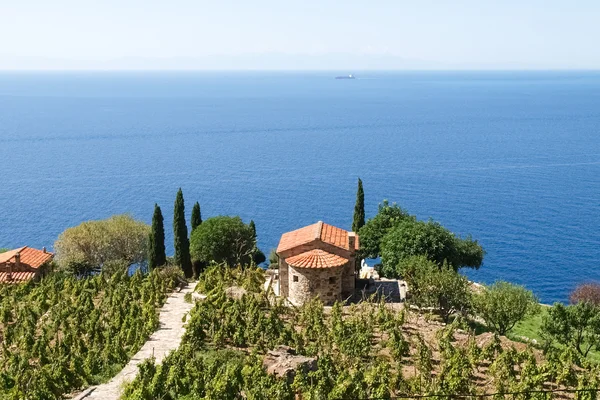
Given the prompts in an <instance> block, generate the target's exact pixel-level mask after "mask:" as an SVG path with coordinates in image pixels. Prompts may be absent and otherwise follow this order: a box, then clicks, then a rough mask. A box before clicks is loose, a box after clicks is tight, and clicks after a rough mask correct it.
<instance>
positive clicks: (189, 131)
mask: <svg viewBox="0 0 600 400" xmlns="http://www.w3.org/2000/svg"><path fill="white" fill-rule="evenodd" d="M352 72H354V71H352ZM341 73H348V72H347V71H340V72H339V73H336V72H333V73H332V72H310V73H303V72H294V73H292V72H289V73H283V72H282V73H267V72H264V73H260V72H256V73H248V72H244V73H242V72H239V73H217V72H202V73H200V72H169V73H149V72H127V73H125V72H94V73H64V72H60V73H59V72H55V73H0V149H1V152H0V154H1V156H0V183H1V185H2V186H1V187H2V189H1V190H0V247H10V248H14V247H18V246H22V245H29V246H34V247H38V248H41V247H42V246H46V247H48V248H52V245H53V242H54V240H55V239H56V238H57V236H58V235H59V234H60V233H61V232H62V231H63V230H64V229H65V228H68V227H70V226H74V225H77V224H79V223H80V222H82V221H85V220H90V219H100V218H106V217H108V216H110V215H112V214H116V213H131V214H132V215H133V216H135V217H136V218H139V219H142V220H144V221H147V222H150V220H151V217H152V212H153V207H154V203H155V202H156V203H158V204H159V205H160V206H161V207H162V209H163V213H164V215H165V220H166V221H165V223H166V227H167V231H168V232H167V242H168V243H167V244H168V248H169V249H172V234H171V229H170V226H171V221H172V209H173V202H174V199H175V194H176V192H177V189H178V188H179V187H181V188H182V189H183V193H184V197H185V200H186V212H187V213H188V219H189V213H190V212H191V206H192V204H193V203H194V202H195V201H199V202H200V204H201V207H202V215H203V218H207V217H210V216H214V215H219V214H229V215H240V216H241V217H242V218H243V219H244V220H245V221H247V222H248V221H249V220H250V219H253V220H254V221H255V223H256V226H257V229H258V235H259V245H260V247H261V248H262V249H263V251H264V252H265V253H266V254H268V252H269V250H270V249H271V248H273V247H276V245H277V242H278V240H279V236H280V235H281V234H282V233H283V232H286V231H289V230H292V229H296V228H299V227H301V226H304V225H307V224H311V223H314V222H316V221H318V220H323V221H325V222H328V223H330V224H333V225H337V226H340V227H343V228H350V225H351V223H352V213H353V207H354V201H355V195H356V181H357V178H358V177H360V178H362V180H363V182H364V188H365V196H366V212H367V217H370V216H373V215H374V214H375V213H376V211H377V205H378V203H380V202H381V201H382V200H384V199H388V200H389V201H390V202H397V203H398V204H399V205H401V206H402V207H404V208H406V209H407V210H409V211H410V212H411V213H413V214H416V215H417V216H418V217H419V218H422V219H427V218H430V217H431V218H433V219H435V220H438V221H440V222H441V223H442V224H443V225H445V226H447V227H449V228H450V229H451V230H453V231H454V232H456V233H458V234H460V235H467V234H471V235H473V237H474V238H476V239H478V240H479V241H480V243H481V244H482V245H483V246H484V248H485V249H486V251H487V255H486V257H485V261H484V265H483V267H482V268H481V269H480V270H478V271H466V273H467V274H468V275H469V277H470V278H472V279H474V280H477V281H481V282H488V283H489V282H493V281H495V280H498V279H504V280H509V281H513V282H517V283H520V284H523V285H526V286H527V287H528V288H530V289H531V290H533V291H534V292H535V294H536V295H537V296H539V298H540V300H541V301H543V302H546V303H550V302H554V301H566V300H567V299H568V293H569V291H570V290H572V289H573V287H574V286H575V285H577V284H578V283H581V282H584V281H589V280H600V73H598V72H402V73H391V72H363V73H358V72H357V73H356V74H355V75H356V76H357V77H358V79H355V80H335V79H333V77H334V76H336V75H339V74H341ZM169 251H170V250H169Z"/></svg>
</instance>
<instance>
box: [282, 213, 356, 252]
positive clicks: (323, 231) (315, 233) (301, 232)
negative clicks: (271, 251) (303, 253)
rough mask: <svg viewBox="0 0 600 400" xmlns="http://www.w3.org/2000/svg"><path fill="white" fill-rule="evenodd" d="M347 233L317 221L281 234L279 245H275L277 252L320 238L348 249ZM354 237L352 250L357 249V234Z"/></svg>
mask: <svg viewBox="0 0 600 400" xmlns="http://www.w3.org/2000/svg"><path fill="white" fill-rule="evenodd" d="M348 234H349V232H348V231H346V230H344V229H341V228H337V227H335V226H333V225H329V224H326V223H324V222H323V221H319V222H317V223H316V224H312V225H308V226H305V227H304V228H300V229H296V230H295V231H291V232H287V233H284V234H283V235H281V240H280V241H279V246H277V253H279V252H282V251H286V250H289V249H293V248H294V247H297V246H301V245H303V244H307V243H311V242H313V241H315V240H321V241H323V242H325V243H328V244H331V245H333V246H337V247H341V248H343V249H345V250H350V246H349V240H348ZM354 237H355V240H354V250H358V235H356V234H355V236H354Z"/></svg>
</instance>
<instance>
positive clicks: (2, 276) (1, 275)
mask: <svg viewBox="0 0 600 400" xmlns="http://www.w3.org/2000/svg"><path fill="white" fill-rule="evenodd" d="M35 274H36V273H35V272H13V273H12V279H8V272H0V283H21V282H26V281H28V280H31V279H33V277H34V276H35Z"/></svg>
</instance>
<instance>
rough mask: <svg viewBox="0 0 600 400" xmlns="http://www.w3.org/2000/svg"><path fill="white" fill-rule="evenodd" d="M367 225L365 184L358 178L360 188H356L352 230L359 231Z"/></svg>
mask: <svg viewBox="0 0 600 400" xmlns="http://www.w3.org/2000/svg"><path fill="white" fill-rule="evenodd" d="M364 225H365V192H364V191H363V184H362V181H361V180H360V178H358V189H357V190H356V204H355V205H354V219H353V221H352V231H353V232H358V231H359V230H360V228H362V227H363V226H364Z"/></svg>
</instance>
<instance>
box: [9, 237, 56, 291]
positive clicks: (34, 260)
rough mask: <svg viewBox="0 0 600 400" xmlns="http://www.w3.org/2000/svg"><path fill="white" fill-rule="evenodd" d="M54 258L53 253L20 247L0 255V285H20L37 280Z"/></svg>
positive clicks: (44, 249)
mask: <svg viewBox="0 0 600 400" xmlns="http://www.w3.org/2000/svg"><path fill="white" fill-rule="evenodd" d="M52 257H54V254H53V253H50V252H49V251H46V248H45V247H44V248H43V249H42V250H38V249H34V248H32V247H27V246H24V247H20V248H18V249H14V250H9V251H7V252H4V253H0V283H20V282H27V281H30V280H32V279H34V280H35V279H39V278H40V277H41V276H42V275H44V273H45V272H46V267H47V266H48V264H49V263H50V261H51V260H52Z"/></svg>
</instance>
